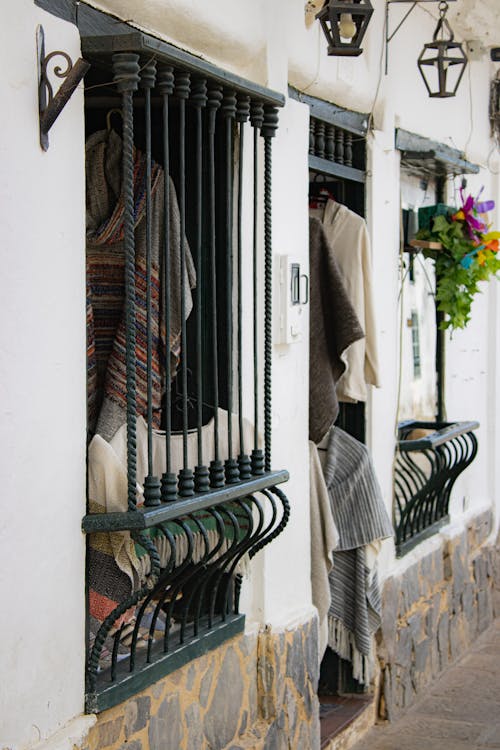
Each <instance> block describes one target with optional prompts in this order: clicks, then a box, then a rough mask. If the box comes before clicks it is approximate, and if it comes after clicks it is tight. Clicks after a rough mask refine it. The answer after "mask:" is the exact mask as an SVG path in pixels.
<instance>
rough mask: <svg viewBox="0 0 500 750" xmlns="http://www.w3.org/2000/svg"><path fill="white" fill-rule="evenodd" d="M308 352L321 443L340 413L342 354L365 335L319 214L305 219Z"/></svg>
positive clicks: (312, 431) (312, 416) (314, 423)
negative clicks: (308, 314) (309, 292)
mask: <svg viewBox="0 0 500 750" xmlns="http://www.w3.org/2000/svg"><path fill="white" fill-rule="evenodd" d="M309 264H310V266H309V274H310V286H311V296H310V300H311V301H310V318H309V321H310V323H309V329H310V353H309V439H310V440H312V441H313V442H314V443H319V442H320V440H321V439H322V438H323V437H324V435H325V434H326V433H327V432H328V430H329V428H330V427H331V426H332V424H333V423H334V422H335V420H336V419H337V416H338V412H339V405H338V399H337V394H336V386H337V383H338V381H339V378H340V376H341V375H342V373H343V372H344V370H345V362H344V353H345V352H346V350H347V351H349V349H348V347H350V346H351V345H352V344H353V342H356V341H358V340H359V339H361V338H362V337H363V335H364V334H363V330H362V328H361V326H360V324H359V321H358V318H357V315H356V312H355V310H354V308H353V306H352V304H351V302H350V300H349V296H348V294H347V291H346V288H345V286H344V282H343V280H342V274H341V272H340V269H339V265H338V263H337V260H336V257H335V255H334V253H333V250H332V247H331V244H330V243H329V242H328V240H327V237H326V234H325V232H324V230H323V227H322V226H321V223H320V222H319V221H318V219H315V218H310V219H309Z"/></svg>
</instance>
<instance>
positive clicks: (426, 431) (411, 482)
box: [394, 420, 479, 556]
mask: <svg viewBox="0 0 500 750" xmlns="http://www.w3.org/2000/svg"><path fill="white" fill-rule="evenodd" d="M478 427H479V423H478V422H419V421H414V420H409V421H406V422H402V423H401V424H400V425H399V433H398V442H397V447H396V460H395V470H394V493H395V505H394V529H395V532H396V536H395V542H396V551H397V554H398V556H401V555H403V554H405V553H406V552H408V551H409V550H410V549H412V548H413V547H414V546H415V545H416V544H418V543H419V542H420V541H422V540H423V539H425V538H427V537H428V536H431V535H432V534H434V533H435V532H436V531H438V530H439V528H440V527H441V526H442V525H443V524H445V523H446V522H447V521H448V520H449V515H448V511H449V504H450V496H451V491H452V489H453V485H454V484H455V482H456V480H457V479H458V477H459V476H460V474H461V473H462V472H463V471H465V469H466V468H467V466H469V465H470V464H471V463H472V461H473V460H474V458H475V456H476V453H477V447H478V444H477V438H476V436H475V435H474V430H476V429H477V428H478Z"/></svg>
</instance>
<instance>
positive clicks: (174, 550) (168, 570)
mask: <svg viewBox="0 0 500 750" xmlns="http://www.w3.org/2000/svg"><path fill="white" fill-rule="evenodd" d="M159 528H160V529H161V531H162V532H163V533H164V535H165V537H166V538H167V539H168V542H169V544H170V558H169V561H168V564H167V565H166V566H165V568H164V570H163V572H162V574H161V575H160V578H159V579H158V583H157V585H156V586H155V588H154V589H153V595H154V594H156V593H157V590H158V587H159V586H160V585H164V582H165V579H166V578H167V577H168V576H169V575H170V574H171V572H172V571H173V570H174V568H175V561H176V555H177V545H176V542H175V536H174V535H173V534H172V532H171V531H170V529H169V528H168V527H167V525H166V524H160V525H159ZM148 598H149V597H148ZM150 601H151V599H150ZM160 609H161V605H160V602H158V603H157V605H156V607H155V609H154V612H153V615H152V617H151V625H150V626H149V634H148V653H147V659H146V661H147V662H148V663H149V662H150V660H151V649H152V646H153V633H154V631H155V630H156V622H157V620H158V616H159V614H160Z"/></svg>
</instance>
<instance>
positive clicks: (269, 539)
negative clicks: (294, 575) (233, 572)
mask: <svg viewBox="0 0 500 750" xmlns="http://www.w3.org/2000/svg"><path fill="white" fill-rule="evenodd" d="M262 493H263V494H264V495H265V496H266V497H267V498H268V499H269V500H270V502H271V504H272V506H273V511H276V506H275V503H274V499H273V498H272V497H271V493H272V494H274V495H276V496H277V497H278V499H279V500H280V502H281V504H282V506H283V515H282V517H281V521H280V522H279V523H278V524H277V526H275V527H274V531H272V532H271V534H270V535H269V536H268V537H266V538H265V539H262V540H261V541H260V542H259V543H258V544H257V545H256V546H255V547H254V548H253V549H252V550H251V551H250V552H249V555H250V559H251V558H252V557H255V555H256V554H257V552H260V550H261V549H263V548H264V547H265V546H266V545H267V544H269V543H270V542H272V541H273V539H276V537H277V536H279V534H281V532H282V531H283V529H284V528H285V526H286V525H287V523H288V520H289V518H290V503H289V501H288V498H287V496H286V495H285V493H284V492H283V490H280V488H279V487H270V488H269V490H262Z"/></svg>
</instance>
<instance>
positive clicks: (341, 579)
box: [320, 427, 394, 684]
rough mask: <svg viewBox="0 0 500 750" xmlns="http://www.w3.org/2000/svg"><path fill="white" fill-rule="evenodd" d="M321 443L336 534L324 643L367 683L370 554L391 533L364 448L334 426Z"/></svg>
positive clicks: (372, 615) (375, 613)
mask: <svg viewBox="0 0 500 750" xmlns="http://www.w3.org/2000/svg"><path fill="white" fill-rule="evenodd" d="M323 445H324V446H325V448H324V450H325V453H324V455H323V460H322V465H323V473H324V477H325V483H326V486H327V489H328V494H329V497H330V503H331V508H332V515H333V520H334V523H335V526H336V528H337V531H338V534H339V543H338V546H337V547H336V548H335V550H333V567H332V569H331V571H330V573H329V576H328V577H329V583H330V594H331V604H330V609H329V611H328V645H329V646H330V648H331V649H332V650H333V651H335V653H337V654H338V655H339V656H340V657H341V658H342V659H346V660H348V661H350V662H351V663H352V667H353V676H354V678H355V679H356V680H358V682H360V683H362V684H368V683H369V682H370V680H371V677H372V675H373V671H374V666H375V655H374V646H373V635H374V633H375V631H376V630H377V628H378V626H379V625H380V591H379V585H378V579H377V572H376V566H375V561H376V553H377V551H378V543H379V542H380V540H382V539H384V538H386V537H390V536H392V535H393V533H394V532H393V528H392V524H391V521H390V519H389V516H388V514H387V511H386V509H385V505H384V502H383V499H382V494H381V491H380V487H379V484H378V481H377V478H376V475H375V471H374V467H373V463H372V460H371V457H370V454H369V453H368V450H367V448H366V446H365V445H363V444H362V443H360V442H359V441H358V440H356V439H355V438H353V437H352V436H351V435H349V434H347V433H346V432H344V431H343V430H341V429H340V428H339V427H332V428H331V430H330V431H329V433H328V436H327V438H326V439H325V441H323V442H322V444H321V446H320V448H322V447H323Z"/></svg>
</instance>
